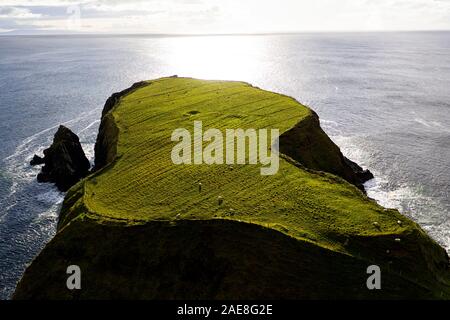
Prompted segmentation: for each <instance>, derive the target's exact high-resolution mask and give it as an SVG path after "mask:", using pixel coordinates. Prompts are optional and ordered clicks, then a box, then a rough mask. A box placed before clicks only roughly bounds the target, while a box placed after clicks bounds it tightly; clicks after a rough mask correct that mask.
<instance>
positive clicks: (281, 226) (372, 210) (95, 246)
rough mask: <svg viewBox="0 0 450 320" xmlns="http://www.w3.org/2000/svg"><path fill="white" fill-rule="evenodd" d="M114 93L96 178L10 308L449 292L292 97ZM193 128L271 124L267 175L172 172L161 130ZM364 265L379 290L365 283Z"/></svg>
mask: <svg viewBox="0 0 450 320" xmlns="http://www.w3.org/2000/svg"><path fill="white" fill-rule="evenodd" d="M113 97H114V98H111V99H110V100H109V102H108V103H107V104H106V106H105V110H104V112H103V115H102V124H101V126H100V132H99V137H98V139H97V145H96V158H97V159H96V171H95V173H93V174H92V175H90V176H89V177H87V178H85V179H84V180H82V181H80V182H79V183H78V184H77V185H75V186H74V187H72V188H71V189H70V190H69V192H68V193H67V195H66V198H65V201H64V204H63V207H62V209H61V213H60V220H59V225H58V232H57V234H56V236H55V237H54V239H53V240H51V241H50V243H49V244H48V245H47V246H46V247H45V248H44V250H43V251H42V252H41V253H40V254H39V256H38V257H37V258H36V259H35V260H34V261H33V263H32V264H31V265H30V267H29V268H27V270H26V272H25V274H24V276H23V278H22V280H21V281H20V283H19V284H18V287H17V290H16V292H15V295H14V298H15V299H107V298H116V299H117V298H118V299H121V298H123V299H164V298H168V299H177V298H186V299H197V298H202V299H208V298H212V299H222V298H225V299H241V298H243V299H252V298H286V299H295V298H304V299H308V298H370V299H372V298H374V299H375V298H384V299H395V298H428V299H442V298H449V297H450V277H449V276H450V274H449V263H448V257H447V254H446V252H445V250H444V249H442V248H441V247H440V246H439V245H438V244H436V243H435V242H434V241H433V240H432V239H431V238H430V237H428V235H426V233H425V232H424V231H423V230H422V229H421V228H420V227H419V226H418V225H417V224H416V223H414V222H412V221H410V220H409V219H407V218H406V217H404V216H402V215H401V214H400V213H399V212H397V211H396V210H387V209H384V208H382V207H380V206H379V205H377V204H376V203H375V202H374V201H372V200H371V199H369V198H367V197H366V196H365V195H364V193H363V192H361V190H360V189H358V188H357V187H355V186H358V187H361V183H362V182H363V181H364V180H367V178H370V174H369V173H368V172H364V171H363V170H362V169H361V168H359V167H358V166H357V165H356V164H354V163H352V162H351V161H349V160H347V159H345V157H344V156H343V155H342V153H341V152H340V150H339V148H338V147H337V146H336V145H335V144H334V143H333V142H332V141H331V140H330V139H329V138H328V137H327V136H326V134H325V133H324V132H323V131H322V129H321V128H320V124H319V120H318V117H317V115H316V114H315V113H314V112H312V111H311V110H310V109H309V108H307V107H305V106H302V105H301V104H299V103H298V102H297V101H295V100H294V99H292V98H290V97H286V96H283V95H279V94H275V93H272V92H267V91H264V90H260V89H258V88H255V87H252V86H250V85H248V84H246V83H242V82H223V81H202V80H196V79H188V78H162V79H158V80H154V81H149V82H144V83H140V84H139V85H137V86H134V87H132V89H129V90H127V91H125V93H119V94H117V95H115V96H113ZM193 121H202V122H203V125H204V127H205V128H206V127H208V128H218V129H219V130H224V129H226V128H242V129H248V128H256V129H263V128H278V129H279V130H280V133H281V134H282V135H281V137H280V152H281V153H282V156H281V159H280V163H279V171H278V173H277V174H275V175H273V176H261V175H260V171H259V169H260V166H259V165H233V166H229V165H226V164H223V165H206V164H202V165H174V164H173V163H172V161H171V158H170V152H171V148H172V147H173V145H174V143H173V142H171V139H170V138H171V134H172V132H173V130H175V129H177V128H190V129H192V123H193ZM349 182H350V183H349ZM199 183H201V186H202V187H201V188H200V189H199ZM218 198H220V199H221V201H220V202H219V203H218V201H217V199H218ZM72 264H76V265H78V266H80V268H81V270H82V289H81V290H75V291H70V290H68V289H67V288H66V278H67V274H66V268H67V266H69V265H72ZM374 264H375V265H378V266H379V267H380V268H381V270H382V290H368V289H367V287H366V279H367V277H368V275H367V273H366V269H367V267H368V266H369V265H374Z"/></svg>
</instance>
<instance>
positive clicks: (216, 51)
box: [166, 36, 268, 81]
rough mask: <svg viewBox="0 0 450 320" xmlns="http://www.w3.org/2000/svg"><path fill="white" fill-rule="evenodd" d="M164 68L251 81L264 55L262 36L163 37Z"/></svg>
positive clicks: (205, 77) (193, 75)
mask: <svg viewBox="0 0 450 320" xmlns="http://www.w3.org/2000/svg"><path fill="white" fill-rule="evenodd" d="M166 49H167V50H168V52H167V61H168V67H169V69H171V70H174V71H176V72H175V73H176V74H178V75H180V76H189V77H195V78H201V79H222V80H245V81H252V80H257V79H258V78H260V77H262V75H261V71H262V70H261V68H260V62H261V60H263V59H262V57H264V56H265V55H267V54H268V47H267V42H265V41H263V39H262V38H259V39H258V38H255V37H245V36H211V37H209V36H208V37H186V38H172V39H167V47H166Z"/></svg>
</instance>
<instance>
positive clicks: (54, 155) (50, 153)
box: [31, 126, 90, 192]
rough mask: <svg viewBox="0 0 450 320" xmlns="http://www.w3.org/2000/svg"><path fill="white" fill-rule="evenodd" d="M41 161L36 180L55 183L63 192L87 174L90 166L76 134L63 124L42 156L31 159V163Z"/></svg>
mask: <svg viewBox="0 0 450 320" xmlns="http://www.w3.org/2000/svg"><path fill="white" fill-rule="evenodd" d="M41 163H43V164H44V166H43V167H42V170H41V172H40V173H39V175H38V176H37V179H38V182H52V183H55V184H56V186H57V187H58V189H59V190H60V191H63V192H65V191H67V190H68V189H69V188H70V187H72V186H73V185H74V184H76V183H77V182H78V181H80V180H81V179H82V178H84V177H85V176H87V175H88V173H89V168H90V163H89V160H88V159H87V158H86V155H85V154H84V151H83V148H82V147H81V144H80V140H79V138H78V136H77V135H76V134H75V133H73V132H72V131H71V130H70V129H68V128H66V127H64V126H60V127H59V129H58V131H57V132H56V134H55V136H54V138H53V143H52V145H51V146H50V147H49V148H48V149H45V150H44V158H40V157H38V156H35V157H34V158H33V160H32V161H31V164H32V165H35V164H41Z"/></svg>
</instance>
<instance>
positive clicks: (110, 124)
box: [94, 81, 148, 171]
mask: <svg viewBox="0 0 450 320" xmlns="http://www.w3.org/2000/svg"><path fill="white" fill-rule="evenodd" d="M146 85H148V82H145V81H141V82H136V83H135V84H133V85H132V86H131V87H129V88H128V89H125V90H122V91H120V92H116V93H113V94H112V95H111V97H109V98H108V100H106V103H105V106H104V107H103V111H102V119H101V122H100V128H99V132H98V135H97V141H96V142H95V166H94V171H97V170H100V169H101V168H103V167H104V166H105V165H107V164H108V163H110V162H111V161H112V160H113V159H114V157H115V156H116V148H117V146H116V145H117V136H118V134H119V130H118V129H117V127H116V124H115V121H114V119H113V116H112V115H110V114H109V111H111V109H113V108H114V106H116V105H117V103H118V102H119V101H120V99H121V98H122V97H123V96H125V95H127V94H129V93H131V92H132V91H134V90H136V89H139V88H141V87H143V86H146Z"/></svg>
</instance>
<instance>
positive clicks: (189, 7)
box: [0, 0, 450, 34]
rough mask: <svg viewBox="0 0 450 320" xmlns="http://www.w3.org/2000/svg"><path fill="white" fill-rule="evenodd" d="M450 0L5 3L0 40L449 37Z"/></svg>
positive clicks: (0, 8)
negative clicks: (61, 36) (367, 34)
mask: <svg viewBox="0 0 450 320" xmlns="http://www.w3.org/2000/svg"><path fill="white" fill-rule="evenodd" d="M449 29H450V0H339V1H338V0H314V1H306V0H225V1H224V0H147V1H143V0H83V1H76V0H43V1H36V0H2V1H1V5H0V34H2V33H3V34H8V33H10V34H36V33H38V34H41V33H43V34H47V33H49V34H52V33H154V34H155V33H157V34H221V33H225V34H228V33H275V32H301V31H389V30H449Z"/></svg>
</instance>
